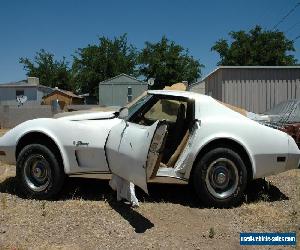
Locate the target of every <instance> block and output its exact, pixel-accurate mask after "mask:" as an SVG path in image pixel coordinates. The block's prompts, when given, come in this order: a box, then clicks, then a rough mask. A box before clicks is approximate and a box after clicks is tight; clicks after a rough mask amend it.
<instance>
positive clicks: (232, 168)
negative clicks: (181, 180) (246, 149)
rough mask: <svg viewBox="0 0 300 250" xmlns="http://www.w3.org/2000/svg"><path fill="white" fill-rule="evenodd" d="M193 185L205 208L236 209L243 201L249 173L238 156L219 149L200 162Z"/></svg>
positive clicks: (205, 156)
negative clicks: (233, 207)
mask: <svg viewBox="0 0 300 250" xmlns="http://www.w3.org/2000/svg"><path fill="white" fill-rule="evenodd" d="M192 181H193V186H194V188H195V190H196V192H197V194H198V196H199V198H200V200H201V201H202V202H203V203H204V204H205V205H207V206H212V207H219V208H224V207H232V206H235V205H237V204H238V203H239V202H240V201H241V199H242V197H243V193H244V190H245V188H246V185H247V169H246V166H245V164H244V162H243V160H242V159H241V157H240V155H239V154H238V153H236V152H234V151H233V150H231V149H228V148H215V149H212V150H211V151H209V152H208V153H206V154H205V155H204V156H203V157H202V158H201V159H200V160H199V162H197V165H196V166H195V169H194V171H193V176H192Z"/></svg>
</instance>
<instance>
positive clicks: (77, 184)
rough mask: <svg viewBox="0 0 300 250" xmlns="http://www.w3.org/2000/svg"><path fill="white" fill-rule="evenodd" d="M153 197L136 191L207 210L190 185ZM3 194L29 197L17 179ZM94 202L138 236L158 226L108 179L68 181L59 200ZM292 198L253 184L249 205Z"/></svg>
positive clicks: (156, 187)
mask: <svg viewBox="0 0 300 250" xmlns="http://www.w3.org/2000/svg"><path fill="white" fill-rule="evenodd" d="M148 189H149V195H147V194H145V193H144V192H143V191H142V190H141V189H139V188H136V196H137V197H138V199H139V200H140V201H141V202H145V203H161V202H167V203H173V204H181V205H183V206H189V207H197V208H203V205H201V203H200V202H199V200H198V198H197V196H196V194H195V193H194V192H193V190H192V188H191V187H190V186H189V185H174V184H154V183H153V184H149V187H148ZM0 193H9V194H12V195H17V196H18V197H20V198H25V197H24V196H23V195H22V193H21V192H20V191H19V189H18V188H17V183H16V178H15V177H9V178H7V179H5V180H4V181H2V182H0ZM76 199H83V200H94V201H106V202H108V204H109V205H110V206H111V208H112V209H114V210H115V211H116V212H117V213H119V214H120V215H121V216H122V217H123V218H124V219H125V220H127V221H128V222H129V224H130V225H131V226H132V227H133V229H134V230H135V232H136V233H144V232H145V231H146V230H148V229H150V228H152V227H154V224H153V223H152V222H151V221H150V220H149V219H148V218H146V217H145V216H143V215H142V214H140V213H139V212H138V210H135V209H133V208H131V206H130V205H128V204H126V203H123V202H117V201H116V193H115V192H113V191H112V189H111V188H110V187H109V185H108V181H107V180H95V179H81V178H68V179H67V180H66V183H65V185H64V188H63V190H62V192H61V194H60V196H59V200H76ZM286 199H288V197H287V196H286V195H285V194H283V193H282V192H281V191H280V190H279V189H278V188H277V187H276V186H274V185H272V184H269V183H268V182H266V181H265V180H262V179H261V180H257V181H254V182H252V183H251V184H250V185H249V187H248V189H247V190H246V195H245V201H246V203H254V202H257V201H261V200H263V201H266V202H273V201H280V200H286Z"/></svg>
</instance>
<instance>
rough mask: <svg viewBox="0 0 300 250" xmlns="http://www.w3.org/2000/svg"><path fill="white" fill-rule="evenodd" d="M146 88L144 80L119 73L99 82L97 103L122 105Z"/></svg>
mask: <svg viewBox="0 0 300 250" xmlns="http://www.w3.org/2000/svg"><path fill="white" fill-rule="evenodd" d="M147 89H148V84H147V83H146V82H143V81H141V80H138V79H136V78H135V77H132V76H129V75H126V74H120V75H118V76H115V77H113V78H110V79H107V80H105V81H103V82H100V83H99V104H100V105H102V106H120V107H122V106H125V105H126V104H127V103H129V102H131V101H132V100H133V99H135V98H136V97H138V96H139V95H141V94H142V93H143V92H144V91H146V90H147Z"/></svg>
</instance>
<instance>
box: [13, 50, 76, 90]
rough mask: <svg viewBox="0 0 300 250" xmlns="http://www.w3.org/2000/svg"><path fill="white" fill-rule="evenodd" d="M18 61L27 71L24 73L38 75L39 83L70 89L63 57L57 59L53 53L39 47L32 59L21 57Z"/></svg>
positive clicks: (66, 66)
mask: <svg viewBox="0 0 300 250" xmlns="http://www.w3.org/2000/svg"><path fill="white" fill-rule="evenodd" d="M19 62H20V63H21V64H23V67H24V70H26V71H27V73H26V75H27V76H35V77H38V78H39V79H40V83H41V84H43V85H45V86H49V87H58V88H60V89H66V90H69V89H71V85H70V80H71V73H70V69H69V68H68V63H67V62H66V60H65V58H64V57H63V59H62V60H60V61H57V60H55V59H54V55H53V54H51V53H49V52H47V51H45V50H44V49H41V50H40V51H38V52H36V54H35V56H34V59H33V61H32V60H30V59H28V58H26V57H25V58H23V57H21V58H20V60H19Z"/></svg>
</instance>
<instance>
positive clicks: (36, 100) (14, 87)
mask: <svg viewBox="0 0 300 250" xmlns="http://www.w3.org/2000/svg"><path fill="white" fill-rule="evenodd" d="M52 91H53V89H52V88H50V87H47V86H44V85H41V84H39V78H37V77H28V78H27V80H21V81H17V82H10V83H2V84H0V105H18V102H17V96H24V97H25V98H26V99H27V101H26V102H27V103H30V104H40V103H41V101H42V98H43V96H45V95H48V94H49V93H51V92H52Z"/></svg>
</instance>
